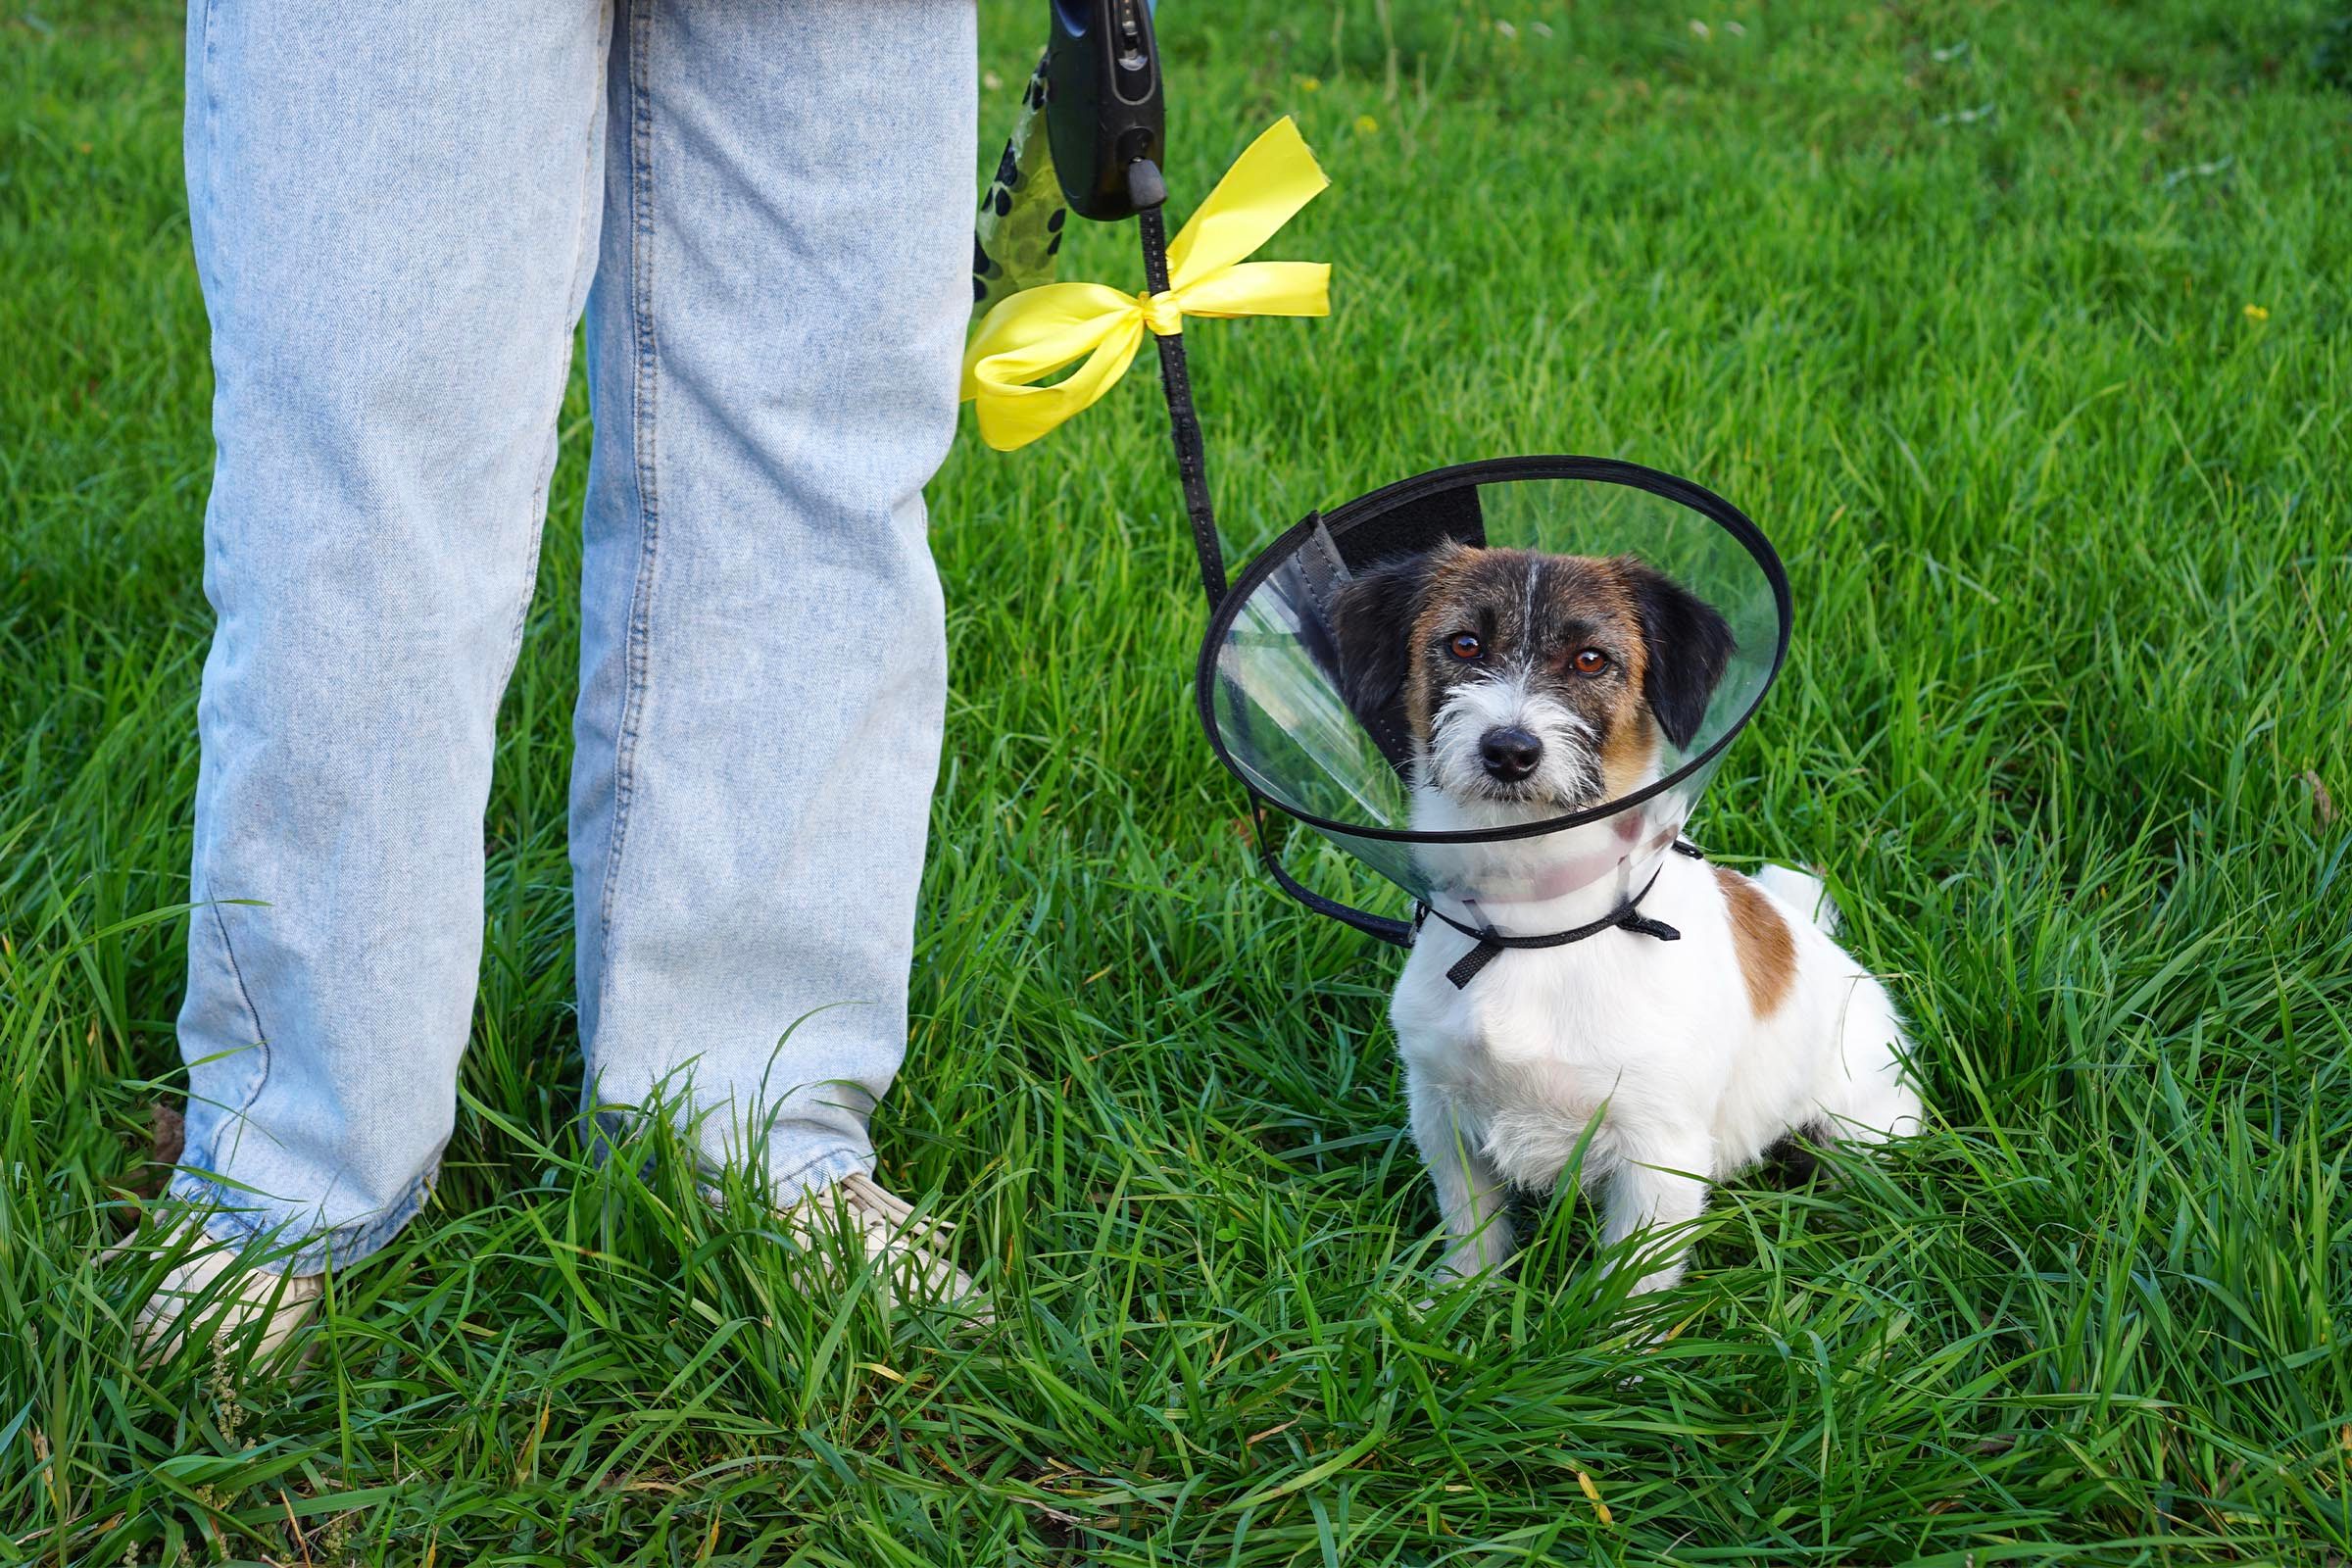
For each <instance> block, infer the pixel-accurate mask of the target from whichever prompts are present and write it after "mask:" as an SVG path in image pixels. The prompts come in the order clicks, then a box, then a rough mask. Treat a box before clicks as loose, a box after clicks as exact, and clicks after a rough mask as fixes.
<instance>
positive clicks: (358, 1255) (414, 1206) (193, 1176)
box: [171, 1155, 441, 1274]
mask: <svg viewBox="0 0 2352 1568" xmlns="http://www.w3.org/2000/svg"><path fill="white" fill-rule="evenodd" d="M440 1175H441V1160H440V1157H439V1156H438V1155H436V1156H435V1157H434V1159H433V1161H432V1163H431V1164H429V1165H427V1166H426V1167H425V1169H424V1170H423V1172H422V1173H421V1174H419V1175H418V1176H417V1179H416V1180H415V1181H413V1182H411V1183H409V1186H408V1189H407V1190H406V1191H405V1192H403V1193H402V1194H401V1195H400V1197H398V1198H397V1199H395V1200H393V1201H391V1202H390V1203H388V1204H386V1205H385V1206H384V1207H382V1208H380V1209H378V1210H377V1211H376V1212H375V1213H374V1214H373V1215H371V1216H369V1217H368V1218H367V1219H361V1220H353V1221H350V1222H348V1223H346V1224H342V1225H336V1226H332V1227H330V1228H329V1229H327V1230H324V1231H319V1232H317V1233H315V1234H313V1235H312V1236H310V1237H309V1238H308V1239H306V1240H305V1241H304V1242H303V1244H302V1245H301V1246H300V1247H299V1248H297V1249H295V1250H293V1251H292V1252H291V1253H290V1254H288V1255H287V1256H286V1257H285V1258H284V1259H282V1260H280V1261H279V1263H278V1264H277V1269H278V1272H280V1273H284V1274H318V1273H321V1272H323V1271H324V1270H325V1269H326V1267H327V1266H328V1265H329V1264H330V1263H331V1264H332V1265H333V1266H334V1267H336V1268H349V1267H350V1266H351V1265H353V1264H354V1263H357V1262H359V1261H360V1260H362V1259H363V1258H367V1257H370V1256H372V1255H373V1254H375V1253H376V1252H378V1251H380V1250H382V1249H383V1247H384V1245H385V1244H386V1243H387V1242H389V1241H391V1240H392V1238H393V1237H394V1236H396V1235H398V1234H399V1233H400V1230H401V1227H402V1226H404V1225H406V1224H408V1222H409V1221H410V1220H412V1219H414V1218H416V1217H417V1210H418V1209H420V1208H422V1207H423V1206H424V1201H425V1200H426V1199H427V1198H428V1197H430V1196H431V1194H432V1190H433V1184H434V1183H435V1182H436V1181H437V1180H439V1178H440ZM171 1190H172V1196H173V1197H175V1198H178V1199H180V1200H181V1201H185V1202H189V1203H195V1204H200V1205H202V1206H203V1207H204V1209H205V1210H206V1212H205V1214H204V1216H203V1224H204V1229H205V1233H206V1234H207V1235H209V1236H212V1237H213V1238H214V1239H215V1240H216V1241H230V1240H234V1241H240V1242H248V1243H250V1242H252V1241H254V1240H255V1239H256V1238H262V1237H268V1236H270V1235H271V1234H273V1233H277V1232H281V1231H282V1230H283V1229H284V1228H285V1222H284V1221H282V1220H271V1219H267V1218H263V1217H259V1216H257V1215H255V1214H254V1213H253V1207H254V1195H253V1194H251V1193H245V1192H236V1191H232V1190H230V1189H229V1188H226V1187H223V1186H221V1183H220V1182H219V1181H217V1180H215V1179H214V1178H213V1177H211V1176H209V1175H204V1174H200V1173H198V1172H197V1171H194V1170H190V1169H189V1168H188V1167H187V1166H186V1165H184V1164H183V1165H182V1166H181V1167H180V1169H179V1170H178V1172H177V1173H176V1174H175V1175H173V1177H172V1188H171ZM224 1230H225V1231H228V1232H230V1233H232V1234H231V1235H229V1236H222V1235H221V1234H220V1233H221V1231H224Z"/></svg>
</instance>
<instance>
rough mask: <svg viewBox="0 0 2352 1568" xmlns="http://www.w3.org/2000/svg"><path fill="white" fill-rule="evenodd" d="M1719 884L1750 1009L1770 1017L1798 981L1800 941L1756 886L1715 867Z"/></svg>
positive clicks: (1757, 1013) (1733, 872) (1736, 873)
mask: <svg viewBox="0 0 2352 1568" xmlns="http://www.w3.org/2000/svg"><path fill="white" fill-rule="evenodd" d="M1715 882H1716V885H1717V886H1719V887H1721V888H1722V889H1723V902H1724V904H1725V906H1726V907H1728V909H1729V911H1730V913H1731V916H1732V950H1733V952H1735V953H1736V954H1738V955H1739V957H1740V979H1742V980H1743V981H1745V982H1746V983H1747V1005H1748V1007H1749V1009H1750V1010H1751V1011H1753V1012H1754V1013H1755V1015H1756V1016H1757V1017H1759V1018H1764V1017H1769V1016H1770V1015H1771V1014H1772V1011H1773V1009H1774V1008H1776V1007H1778V1006H1779V1005H1781V1004H1782V1002H1784V1001H1785V1000H1787V998H1788V996H1789V986H1790V985H1792V984H1793V983H1794V982H1795V980H1796V939H1795V938H1794V937H1791V936H1790V935H1789V922H1788V921H1787V920H1784V919H1783V918H1781V911H1780V910H1778V909H1776V908H1774V907H1772V901H1771V900H1770V899H1768V898H1766V897H1765V896H1764V893H1763V890H1762V889H1760V888H1758V887H1757V886H1756V885H1755V884H1754V883H1753V882H1750V881H1749V880H1748V879H1747V878H1745V877H1743V876H1741V875H1740V873H1739V872H1737V871H1734V870H1732V869H1730V868H1729V867H1727V866H1721V865H1719V866H1717V867H1715Z"/></svg>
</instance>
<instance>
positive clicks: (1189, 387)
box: [1127, 159, 1225, 610]
mask: <svg viewBox="0 0 2352 1568" xmlns="http://www.w3.org/2000/svg"><path fill="white" fill-rule="evenodd" d="M1127 190H1128V195H1129V198H1130V199H1131V200H1132V201H1133V202H1134V203H1135V226H1136V231H1137V232H1138V233H1139V234H1141V235H1142V237H1143V242H1144V283H1145V286H1146V287H1148V288H1149V289H1150V290H1151V291H1152V293H1154V294H1165V293H1166V292H1167V291H1168V229H1167V222H1166V221H1165V219H1163V218H1162V216H1161V214H1160V207H1161V205H1162V204H1163V203H1164V202H1166V201H1167V199H1168V187H1167V183H1166V182H1165V181H1164V180H1162V179H1161V178H1160V173H1159V170H1158V169H1157V168H1156V167H1154V166H1153V165H1152V162H1151V161H1150V160H1149V159H1139V160H1137V161H1136V162H1135V163H1133V164H1130V165H1128V166H1127ZM1152 337H1153V338H1154V339H1155V340H1156V341H1157V342H1158V344H1159V389H1160V391H1161V392H1162V393H1163V394H1165V395H1166V398H1167V402H1168V434H1169V436H1170V438H1171V439H1173V440H1174V441H1175V443H1176V475H1177V478H1178V479H1179V480H1180V481H1181V482H1182V483H1183V485H1184V511H1185V515H1186V516H1187V517H1189V518H1190V519H1191V520H1192V525H1193V553H1194V554H1195V555H1197V556H1199V557H1200V558H1201V592H1202V593H1205V594H1206V595H1208V606H1209V608H1210V609H1211V610H1214V609H1215V608H1216V607H1217V605H1218V604H1219V603H1220V602H1221V601H1222V600H1223V599H1224V597H1225V552H1224V550H1223V548H1222V547H1220V546H1219V545H1218V543H1217V515H1216V511H1215V509H1214V508H1213V507H1211V506H1210V504H1209V499H1208V453H1207V450H1206V449H1205V448H1204V447H1203V446H1202V445H1201V417H1200V415H1199V414H1198V413H1197V412H1196V411H1195V410H1194V408H1193V378H1192V374H1191V372H1190V371H1189V370H1187V369H1186V368H1185V363H1184V334H1183V333H1182V332H1170V333H1169V334H1167V335H1166V336H1165V337H1161V336H1160V335H1159V334H1158V333H1156V332H1154V333H1152Z"/></svg>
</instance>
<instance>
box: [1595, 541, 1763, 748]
mask: <svg viewBox="0 0 2352 1568" xmlns="http://www.w3.org/2000/svg"><path fill="white" fill-rule="evenodd" d="M1619 565H1620V566H1621V568H1622V569H1623V570H1624V572H1625V576H1626V582H1627V585H1628V586H1629V587H1631V588H1632V589H1633V591H1634V608H1635V612H1636V613H1638V614H1639V615H1640V616H1641V617H1642V654H1643V673H1642V697H1643V698H1644V699H1645V700H1646V701H1647V702H1648V703H1649V711H1650V714H1651V716H1652V717H1654V718H1656V719H1657V721H1658V728H1660V729H1661V730H1664V731H1665V732H1666V738H1667V739H1668V740H1670V741H1672V742H1674V744H1675V745H1676V746H1677V747H1688V746H1689V745H1690V744H1691V737H1692V736H1694V735H1696V734H1697V733H1698V726H1699V723H1700V721H1701V720H1703V719H1704V718H1705V717H1706V716H1707V699H1708V698H1710V697H1712V696H1714V695H1715V684H1716V682H1718V681H1720V680H1722V679H1723V670H1724V666H1725V665H1726V664H1728V663H1730V662H1731V658H1732V651H1733V649H1734V648H1736V647H1737V646H1738V643H1737V640H1736V639H1735V638H1734V637H1733V636H1732V628H1731V627H1730V626H1729V625H1728V624H1726V623H1725V621H1724V618H1723V616H1722V615H1720V614H1718V613H1716V611H1715V607H1714V606H1713V605H1710V604H1708V603H1707V602H1706V601H1705V600H1703V599H1701V598H1699V597H1698V596H1697V595H1696V594H1694V593H1692V592H1691V590H1690V589H1688V588H1686V587H1684V586H1683V585H1682V584H1681V583H1679V582H1676V581H1675V580H1674V579H1673V578H1672V577H1669V576H1667V575H1666V574H1665V573H1664V572H1662V571H1659V570H1657V569H1656V568H1655V567H1652V566H1650V565H1648V564H1646V563H1643V562H1641V561H1638V560H1636V559H1634V558H1633V557H1631V556H1627V557H1624V558H1623V559H1622V560H1621V561H1620V562H1619Z"/></svg>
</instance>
